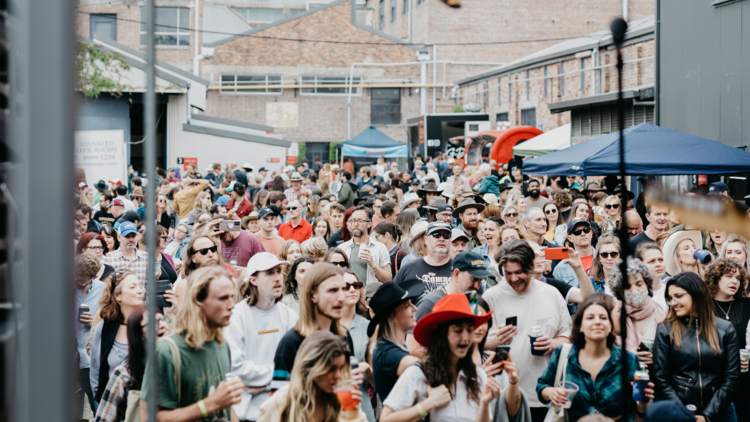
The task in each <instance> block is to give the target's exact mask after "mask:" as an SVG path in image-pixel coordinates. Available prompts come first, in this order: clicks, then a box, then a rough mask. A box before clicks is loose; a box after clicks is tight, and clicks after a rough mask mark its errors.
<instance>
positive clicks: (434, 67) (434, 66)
mask: <svg viewBox="0 0 750 422" xmlns="http://www.w3.org/2000/svg"><path fill="white" fill-rule="evenodd" d="M391 1H393V0H391ZM435 84H437V45H435V44H433V45H432V85H435ZM436 95H437V89H436V88H435V87H434V86H433V87H432V114H435V106H436V104H435V101H436V98H435V96H436ZM425 159H426V157H425Z"/></svg>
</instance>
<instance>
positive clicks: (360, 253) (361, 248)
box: [357, 245, 369, 259]
mask: <svg viewBox="0 0 750 422" xmlns="http://www.w3.org/2000/svg"><path fill="white" fill-rule="evenodd" d="M364 251H369V250H368V249H367V248H366V247H365V246H364V245H363V246H360V247H359V253H358V254H357V258H359V259H364V258H362V252H364Z"/></svg>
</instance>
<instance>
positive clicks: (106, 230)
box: [99, 224, 120, 252]
mask: <svg viewBox="0 0 750 422" xmlns="http://www.w3.org/2000/svg"><path fill="white" fill-rule="evenodd" d="M99 234H101V235H105V234H106V235H107V236H109V237H111V238H113V239H115V249H119V248H120V240H119V239H118V238H117V231H116V230H115V228H114V227H112V226H108V225H106V224H102V228H101V229H99ZM105 244H106V242H105ZM110 252H112V251H110Z"/></svg>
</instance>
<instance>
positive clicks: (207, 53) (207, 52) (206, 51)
mask: <svg viewBox="0 0 750 422" xmlns="http://www.w3.org/2000/svg"><path fill="white" fill-rule="evenodd" d="M213 56H214V48H213V47H204V48H203V50H202V51H201V54H196V55H195V57H193V74H194V75H195V76H200V74H199V69H200V62H201V60H203V59H208V58H210V57H213Z"/></svg>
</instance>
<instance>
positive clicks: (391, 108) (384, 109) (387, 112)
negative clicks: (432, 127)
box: [370, 0, 401, 125]
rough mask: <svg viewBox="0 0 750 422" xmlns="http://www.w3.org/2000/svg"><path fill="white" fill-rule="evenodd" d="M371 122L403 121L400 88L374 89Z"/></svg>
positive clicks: (391, 123) (388, 122)
mask: <svg viewBox="0 0 750 422" xmlns="http://www.w3.org/2000/svg"><path fill="white" fill-rule="evenodd" d="M394 1H395V0H394ZM370 123H372V124H373V125H397V124H399V123H401V89H400V88H373V89H372V99H371V100H370Z"/></svg>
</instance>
